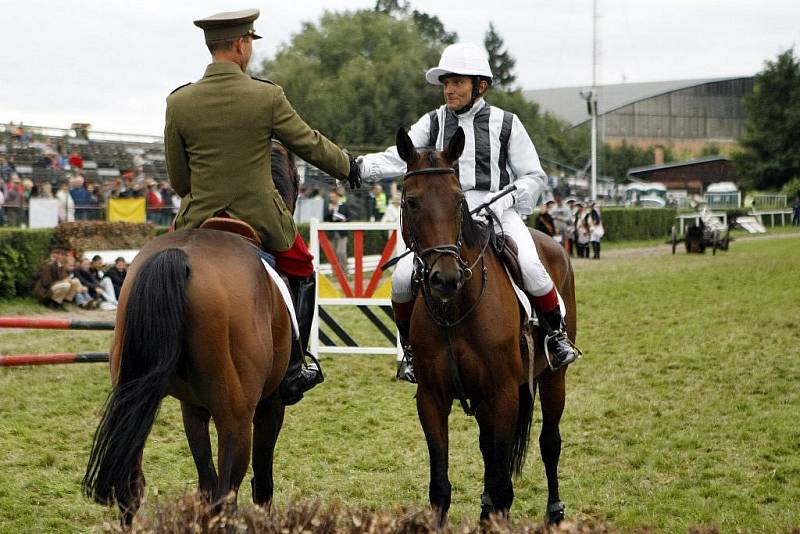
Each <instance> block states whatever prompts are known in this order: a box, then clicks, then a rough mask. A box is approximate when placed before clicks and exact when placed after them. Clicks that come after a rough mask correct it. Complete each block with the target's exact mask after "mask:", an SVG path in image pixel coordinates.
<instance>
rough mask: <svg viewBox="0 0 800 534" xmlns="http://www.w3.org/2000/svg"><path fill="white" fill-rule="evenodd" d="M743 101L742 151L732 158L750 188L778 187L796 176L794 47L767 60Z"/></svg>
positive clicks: (799, 104)
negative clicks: (745, 112)
mask: <svg viewBox="0 0 800 534" xmlns="http://www.w3.org/2000/svg"><path fill="white" fill-rule="evenodd" d="M744 103H745V108H746V110H747V119H746V121H745V133H744V135H743V136H742V138H741V139H740V140H739V144H740V145H741V146H742V148H743V151H742V152H740V153H738V154H737V155H736V156H735V158H734V160H735V161H736V163H737V165H738V167H739V170H740V172H741V174H742V175H743V176H745V177H746V178H748V180H749V182H750V185H751V186H752V187H755V188H758V189H778V188H780V187H781V186H782V185H783V184H785V183H786V182H788V181H789V180H790V179H791V178H793V177H795V176H800V143H798V142H797V140H798V139H800V61H798V58H797V57H795V54H794V49H789V50H787V51H785V52H783V53H781V54H780V55H779V56H778V58H777V60H775V61H767V63H766V67H765V68H764V70H763V71H761V72H760V73H758V74H757V75H756V77H755V84H754V86H753V93H752V94H750V95H748V96H746V97H745V100H744Z"/></svg>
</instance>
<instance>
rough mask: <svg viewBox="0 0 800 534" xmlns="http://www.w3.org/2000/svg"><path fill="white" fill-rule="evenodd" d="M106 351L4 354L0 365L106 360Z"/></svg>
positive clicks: (12, 365) (0, 359) (0, 357)
mask: <svg viewBox="0 0 800 534" xmlns="http://www.w3.org/2000/svg"><path fill="white" fill-rule="evenodd" d="M107 361H108V353H107V352H56V353H53V354H6V355H5V356H0V367H14V366H16V365H50V364H54V363H95V362H107Z"/></svg>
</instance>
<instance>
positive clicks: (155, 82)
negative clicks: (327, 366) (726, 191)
mask: <svg viewBox="0 0 800 534" xmlns="http://www.w3.org/2000/svg"><path fill="white" fill-rule="evenodd" d="M597 1H598V5H599V19H598V40H599V43H600V45H599V51H600V53H599V63H598V83H620V82H623V81H627V82H643V81H660V80H671V79H689V78H706V77H721V76H738V75H752V74H754V73H755V72H757V71H758V70H760V69H761V68H762V67H763V64H764V61H765V60H767V59H774V57H775V56H776V55H777V54H778V53H779V52H781V51H783V50H785V49H786V48H789V47H791V46H794V45H795V44H797V43H800V23H799V22H798V21H800V1H798V0H761V1H759V2H756V1H753V0H597ZM373 5H374V1H373V0H328V1H322V0H282V1H280V2H278V1H273V0H269V1H263V0H244V1H242V2H237V3H232V2H230V1H223V0H193V1H184V0H180V1H172V0H170V1H164V0H141V1H133V0H128V1H126V0H69V1H63V0H58V1H44V0H0V13H2V18H3V24H2V30H1V31H0V50H2V52H1V53H0V122H7V121H12V120H13V121H15V122H19V121H20V120H21V121H24V122H25V123H27V124H33V125H42V126H54V127H63V128H67V127H69V125H70V124H71V123H72V122H90V123H92V125H93V128H94V129H95V130H102V131H112V132H128V133H143V134H156V135H160V134H161V132H162V129H163V115H164V106H165V98H166V95H167V94H168V93H169V92H170V91H171V90H172V89H173V88H174V87H177V86H178V85H182V84H184V83H186V82H189V81H193V80H195V79H197V78H199V77H201V76H202V73H203V70H204V68H205V66H206V64H207V63H208V52H207V51H206V49H205V46H204V45H203V38H202V31H201V30H200V29H199V28H196V27H194V26H193V25H192V20H194V19H197V18H202V17H204V16H207V15H210V14H213V13H216V12H218V11H230V10H236V9H243V8H247V7H256V8H258V9H260V10H261V17H260V18H259V19H258V20H257V21H256V29H257V31H258V33H259V34H261V35H262V36H263V37H264V39H262V40H260V41H256V42H255V46H254V53H255V55H256V56H257V57H256V59H258V58H259V57H261V58H263V57H267V56H272V55H273V54H274V53H275V51H276V49H277V48H278V47H279V46H280V44H281V43H285V42H287V41H288V40H289V38H290V37H291V35H292V34H293V33H296V32H298V31H299V30H300V26H301V23H302V22H304V21H317V20H318V19H319V17H320V15H321V14H322V13H323V11H324V10H325V9H328V10H334V11H339V10H348V9H349V10H353V9H359V8H367V7H372V6H373ZM412 6H413V7H414V8H416V9H419V10H421V11H425V12H428V13H431V14H435V15H437V16H438V17H439V18H440V19H441V20H442V21H443V22H444V24H445V26H446V28H447V29H448V30H450V31H455V32H457V33H458V35H459V37H460V38H461V40H464V41H473V42H477V43H482V41H483V34H484V32H485V31H486V28H487V27H488V24H489V21H492V22H494V24H495V26H496V28H497V29H498V30H499V32H500V34H501V35H502V37H503V38H504V39H505V42H506V45H507V47H508V49H509V51H510V52H511V53H512V55H514V56H515V57H516V59H517V67H516V72H517V77H518V82H519V84H520V86H521V87H522V88H523V89H539V88H548V87H563V86H573V85H589V84H591V79H592V0H481V1H477V0H461V1H460V2H456V1H454V0H412ZM452 6H459V7H458V9H454V8H453V7H452Z"/></svg>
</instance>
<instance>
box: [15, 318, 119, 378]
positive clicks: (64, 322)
mask: <svg viewBox="0 0 800 534" xmlns="http://www.w3.org/2000/svg"><path fill="white" fill-rule="evenodd" d="M0 328H36V329H46V330H114V321H78V320H74V319H48V318H39V317H0ZM107 361H108V353H107V352H56V353H53V354H5V355H0V367H13V366H17V365H50V364H55V363H95V362H107Z"/></svg>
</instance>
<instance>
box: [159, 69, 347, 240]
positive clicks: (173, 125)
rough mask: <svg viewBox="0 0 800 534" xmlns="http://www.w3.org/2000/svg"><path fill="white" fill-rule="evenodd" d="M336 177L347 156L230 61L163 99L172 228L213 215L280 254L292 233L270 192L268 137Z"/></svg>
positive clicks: (275, 89)
mask: <svg viewBox="0 0 800 534" xmlns="http://www.w3.org/2000/svg"><path fill="white" fill-rule="evenodd" d="M272 137H275V138H276V139H278V140H279V141H281V142H282V143H283V144H284V145H286V146H287V147H288V148H289V149H290V150H292V151H293V152H294V153H295V154H297V155H298V156H300V157H301V158H303V159H304V160H306V161H308V162H310V163H311V164H313V165H315V166H317V167H319V168H320V169H322V170H323V171H324V172H326V173H328V174H330V175H331V176H333V177H334V178H338V179H340V180H343V179H346V178H347V175H348V173H349V171H350V162H349V160H348V158H347V155H346V154H345V153H344V152H342V150H341V149H340V148H339V147H338V146H336V145H335V144H334V143H332V142H331V141H329V140H328V139H327V138H326V137H325V136H323V135H322V134H320V133H319V132H317V131H316V130H312V129H311V128H310V127H309V126H308V125H307V124H306V123H305V122H304V121H303V119H301V118H300V116H299V115H298V114H297V112H295V110H294V109H293V108H292V106H291V104H289V101H288V100H287V99H286V95H284V93H283V89H281V88H280V87H279V86H277V85H275V84H273V83H271V82H265V81H262V80H257V79H253V78H250V77H249V76H247V75H246V74H244V73H243V72H242V71H241V69H240V68H239V66H238V65H236V64H235V63H212V64H211V65H209V66H208V67H207V68H206V72H205V75H204V76H203V78H202V79H201V80H200V81H198V82H196V83H194V84H190V85H186V86H184V87H182V88H179V89H178V90H175V91H173V92H172V94H170V95H169V97H167V117H166V126H165V128H164V145H165V150H166V163H167V172H168V174H169V179H170V182H171V183H172V187H173V188H174V189H175V192H176V193H177V194H178V195H180V196H181V207H180V210H179V211H178V215H177V217H176V218H175V228H176V229H179V228H197V227H198V226H200V225H201V224H202V223H203V221H205V220H206V219H208V218H209V217H213V216H214V215H215V214H217V213H218V212H220V211H223V210H224V211H226V212H227V213H228V214H230V215H231V216H233V217H236V218H238V219H241V220H243V221H245V222H247V223H249V224H250V225H252V226H253V227H254V228H255V229H256V231H257V232H258V233H259V235H260V236H261V239H262V241H263V244H264V248H266V249H267V250H272V251H283V250H287V249H288V248H290V247H291V246H292V244H293V243H294V240H295V235H296V233H297V229H296V228H295V225H294V220H293V219H292V215H291V213H289V210H288V209H287V208H286V205H285V203H284V201H283V199H282V198H281V196H280V195H279V194H278V192H277V191H276V189H275V184H274V183H273V181H272V173H271V170H270V159H271V138H272Z"/></svg>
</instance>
